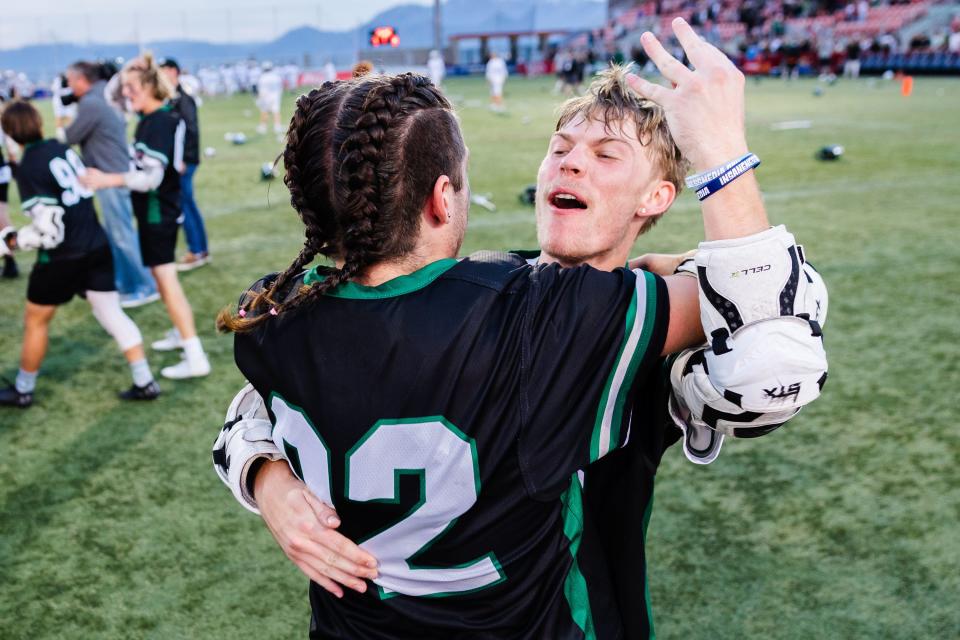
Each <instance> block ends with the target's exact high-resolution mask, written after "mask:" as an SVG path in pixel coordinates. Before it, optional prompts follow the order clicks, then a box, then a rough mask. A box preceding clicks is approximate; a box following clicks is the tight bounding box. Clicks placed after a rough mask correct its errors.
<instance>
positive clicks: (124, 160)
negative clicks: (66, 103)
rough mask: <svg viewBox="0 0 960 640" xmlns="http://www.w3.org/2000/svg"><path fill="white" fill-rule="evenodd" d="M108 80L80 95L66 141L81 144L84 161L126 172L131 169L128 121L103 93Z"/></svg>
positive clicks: (118, 171) (115, 171) (105, 168)
mask: <svg viewBox="0 0 960 640" xmlns="http://www.w3.org/2000/svg"><path fill="white" fill-rule="evenodd" d="M106 86H107V82H106V80H98V81H96V82H94V83H93V84H92V85H91V86H90V90H89V91H88V92H87V93H85V94H84V95H83V97H82V98H80V102H79V103H78V104H77V118H76V120H74V121H73V122H72V123H70V126H68V127H67V128H66V135H65V137H66V140H65V142H66V143H67V144H78V145H80V152H81V154H82V155H83V162H84V164H86V165H87V166H88V167H96V168H97V169H100V170H101V171H103V172H105V173H126V172H127V171H128V170H129V169H130V153H129V151H128V150H127V125H126V122H124V120H123V116H121V115H120V114H119V113H118V112H117V110H116V109H114V108H113V107H112V106H110V104H108V103H107V100H106V97H105V96H104V90H105V89H106Z"/></svg>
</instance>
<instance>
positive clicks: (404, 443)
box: [270, 394, 506, 598]
mask: <svg viewBox="0 0 960 640" xmlns="http://www.w3.org/2000/svg"><path fill="white" fill-rule="evenodd" d="M270 408H271V409H272V410H273V414H274V415H275V416H276V418H277V422H276V425H275V426H274V430H273V439H274V442H275V443H276V444H277V446H278V447H280V449H281V450H282V451H285V452H286V453H287V457H288V459H289V461H290V462H291V464H292V466H293V467H294V469H295V471H297V470H298V469H297V467H299V471H300V473H301V474H302V476H301V478H302V480H303V481H304V482H305V483H306V485H307V486H308V487H309V488H310V490H311V491H313V493H314V494H315V495H316V496H317V497H319V498H320V499H321V500H323V501H324V502H326V503H328V504H335V501H334V500H332V495H331V486H332V478H331V469H330V450H329V448H328V447H327V445H326V443H325V442H324V440H323V437H322V436H321V435H320V433H319V432H318V431H317V430H316V429H315V428H314V426H313V424H312V423H311V422H310V421H309V420H308V419H307V418H306V416H305V415H304V414H303V411H302V410H301V409H300V408H299V407H297V406H296V405H292V404H288V403H287V402H286V401H285V400H284V399H283V398H281V397H280V396H278V395H276V394H273V395H271V397H270ZM346 469H347V472H346V482H345V483H344V486H345V489H346V493H347V495H346V498H347V499H349V500H353V501H356V502H382V503H391V504H396V503H398V502H399V500H400V489H399V483H400V476H401V475H413V476H416V477H418V478H419V480H420V499H419V501H418V502H417V503H416V504H415V505H414V506H413V507H412V508H411V509H410V510H409V511H408V512H407V513H406V514H405V515H404V516H403V517H402V518H400V520H398V521H397V522H394V523H392V524H391V525H390V526H388V527H386V528H385V529H382V530H381V531H378V532H376V533H374V534H373V535H371V536H369V537H367V538H366V539H365V540H363V541H362V542H361V545H362V546H363V548H364V549H366V550H367V551H369V552H370V553H372V554H373V555H374V557H376V558H377V559H378V560H379V561H380V569H379V570H380V577H379V578H377V579H376V580H375V581H374V582H375V583H376V584H377V586H378V588H379V589H378V591H379V594H380V597H381V598H389V597H391V596H393V595H396V594H397V593H402V594H404V595H408V596H421V597H442V596H450V595H458V594H464V593H469V592H471V591H476V590H478V589H484V588H486V587H490V586H493V585H495V584H498V583H500V582H502V581H503V580H504V579H505V578H506V576H505V575H504V574H503V571H502V569H501V567H500V563H499V562H498V561H497V558H496V556H495V555H494V554H493V553H492V552H491V553H488V554H486V555H484V556H482V557H480V558H477V559H474V560H470V561H468V562H464V563H463V564H459V565H457V566H453V567H426V566H419V565H417V564H416V563H415V562H413V561H412V558H415V557H417V556H418V555H420V554H421V553H423V552H424V551H426V550H427V549H429V548H430V547H431V546H432V545H433V544H434V543H435V542H436V541H437V540H438V539H439V538H440V537H441V536H442V535H443V534H444V533H445V532H446V531H447V530H448V529H450V528H451V527H452V526H453V525H454V523H455V522H456V520H457V518H459V517H460V516H461V515H463V514H464V513H465V512H466V511H467V510H468V509H469V508H470V507H471V506H473V504H474V503H475V502H476V501H477V497H478V495H479V493H480V468H479V465H478V461H477V447H476V444H475V443H474V441H473V439H472V438H470V437H468V436H467V435H465V434H464V433H463V432H462V431H460V430H459V429H457V428H456V427H455V426H454V425H452V424H451V423H450V422H449V421H447V420H446V419H445V418H443V417H441V416H430V417H425V418H410V419H404V420H380V421H378V422H377V423H376V424H374V425H373V426H372V427H371V428H370V430H369V431H367V433H366V434H365V435H364V436H363V437H362V438H361V439H360V441H359V442H357V443H356V444H355V445H354V446H353V447H352V448H351V449H350V450H349V451H348V452H347V454H346Z"/></svg>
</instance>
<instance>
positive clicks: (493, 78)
mask: <svg viewBox="0 0 960 640" xmlns="http://www.w3.org/2000/svg"><path fill="white" fill-rule="evenodd" d="M508 75H510V72H509V71H507V63H506V62H504V60H503V58H501V57H500V56H499V55H497V54H496V53H491V54H490V60H488V61H487V69H486V77H487V84H489V85H490V109H491V110H493V111H503V85H504V83H505V82H506V81H507V76H508Z"/></svg>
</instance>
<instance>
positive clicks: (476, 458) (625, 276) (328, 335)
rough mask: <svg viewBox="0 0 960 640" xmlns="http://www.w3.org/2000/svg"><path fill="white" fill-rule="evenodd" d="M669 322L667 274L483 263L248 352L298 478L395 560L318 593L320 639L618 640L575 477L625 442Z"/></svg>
mask: <svg viewBox="0 0 960 640" xmlns="http://www.w3.org/2000/svg"><path fill="white" fill-rule="evenodd" d="M321 277H322V276H320V275H318V274H317V273H316V272H315V271H313V272H307V273H306V274H304V275H303V276H301V278H300V279H297V280H296V281H295V282H294V283H293V285H292V288H291V290H292V291H297V290H298V289H299V288H300V287H301V286H302V285H304V284H306V285H308V286H309V285H310V284H312V283H314V282H316V281H317V280H318V279H320V278H321ZM268 283H269V280H266V281H260V282H259V283H257V285H254V288H253V289H251V293H255V292H256V291H258V290H260V289H261V288H262V287H263V286H265V285H266V284H268ZM668 313H669V312H668V304H667V294H666V288H665V285H664V283H663V281H662V280H661V279H660V278H658V277H656V276H654V275H652V274H648V273H642V272H638V273H637V274H634V273H633V272H631V271H627V270H623V269H620V270H617V271H615V272H612V273H610V272H601V271H597V270H594V269H592V268H589V267H578V268H575V269H560V268H558V267H557V266H556V265H550V266H532V265H528V264H527V263H526V262H525V261H524V260H523V259H522V258H520V257H518V256H514V255H509V254H482V255H476V256H472V257H471V258H468V259H465V260H462V261H460V262H457V261H455V260H452V259H449V260H440V261H438V262H434V263H432V264H430V265H428V266H426V267H424V268H423V269H421V270H419V271H417V272H415V273H413V274H410V275H406V276H402V277H399V278H396V279H394V280H391V281H389V282H386V283H384V284H382V285H380V286H378V287H364V286H361V285H358V284H356V283H348V284H345V285H342V286H340V287H338V288H337V289H335V290H333V291H332V292H330V293H329V294H328V295H325V296H323V297H322V298H320V299H319V300H316V301H314V302H311V303H307V304H305V305H302V306H301V307H299V308H294V309H292V310H290V311H287V312H283V313H281V314H279V316H276V317H271V318H270V319H269V320H268V321H267V322H265V323H264V324H262V325H260V326H259V327H258V328H256V329H255V330H254V331H252V332H250V333H246V334H238V335H237V337H236V343H235V355H236V360H237V364H238V366H239V367H240V369H241V371H242V372H243V373H244V375H245V376H246V377H247V379H248V380H250V382H251V383H252V384H253V386H254V387H255V388H256V389H257V391H259V392H260V394H261V395H262V396H263V397H264V398H265V399H266V400H267V405H268V409H269V412H270V414H271V420H272V421H273V423H274V431H273V438H274V441H275V442H276V444H277V445H278V447H279V448H280V450H281V451H283V452H284V454H285V457H286V458H287V460H288V461H289V464H290V467H291V469H292V470H293V472H294V473H295V474H296V475H297V476H299V477H300V478H301V479H303V480H304V482H306V484H307V485H308V486H309V487H310V489H311V490H312V491H313V492H314V493H315V494H316V495H317V496H319V497H320V498H321V499H323V500H325V501H327V502H329V503H332V504H333V505H335V507H336V509H337V511H338V512H339V515H340V517H341V520H342V522H343V524H342V525H341V529H340V531H341V533H343V534H344V535H346V536H347V537H349V538H351V539H353V540H356V541H357V542H358V543H359V544H360V545H361V546H362V547H364V548H365V549H367V550H369V551H370V552H371V553H372V554H373V555H374V556H376V557H377V558H378V560H379V561H380V568H379V572H380V577H379V578H378V579H377V580H376V581H375V584H373V585H371V587H372V588H370V589H369V590H368V592H367V593H366V594H362V595H361V594H357V593H355V592H352V591H351V592H348V593H346V595H345V596H344V598H343V599H342V600H339V599H337V598H334V597H333V596H330V595H329V594H328V593H327V592H325V591H323V590H322V589H320V588H319V587H318V586H317V585H315V584H312V585H311V589H310V598H311V604H312V608H313V621H312V631H311V634H312V635H315V636H316V637H321V638H365V639H371V638H411V639H413V638H417V639H424V638H438V639H439V638H444V639H445V640H446V639H448V638H449V637H451V635H452V636H454V637H458V638H536V639H543V638H551V639H565V638H570V639H574V638H586V637H617V636H619V635H620V634H619V633H618V626H619V618H618V613H617V610H616V605H615V604H614V603H613V598H612V597H611V594H610V591H609V589H605V584H606V583H605V580H606V579H607V578H606V576H607V572H606V570H605V568H604V567H603V566H600V565H599V564H598V563H602V562H603V561H602V560H601V559H600V558H599V557H598V556H596V555H594V552H593V549H592V548H591V547H590V546H589V545H587V546H586V547H583V548H581V545H580V541H581V539H582V537H583V534H584V527H585V526H586V527H589V526H592V523H590V522H589V520H588V519H585V514H584V511H583V509H582V504H581V498H580V489H581V485H580V482H579V478H578V473H577V472H578V470H580V469H583V468H584V467H586V466H587V465H588V464H589V463H590V462H592V461H594V460H597V459H599V458H601V457H602V456H604V455H606V454H607V453H608V452H609V451H611V450H614V449H616V448H618V447H620V446H622V445H623V444H624V443H625V442H626V441H627V440H628V438H629V415H630V407H631V406H632V403H633V401H634V399H635V395H636V388H637V387H638V386H639V385H640V382H641V381H642V380H644V379H645V378H646V377H647V376H648V375H650V374H651V369H652V367H653V365H654V364H655V363H656V362H657V360H658V356H659V353H660V351H661V350H662V347H663V341H664V337H665V333H666V324H667V316H668ZM638 543H640V541H638ZM585 576H589V577H590V591H589V592H588V591H587V589H586V578H585Z"/></svg>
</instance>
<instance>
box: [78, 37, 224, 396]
mask: <svg viewBox="0 0 960 640" xmlns="http://www.w3.org/2000/svg"><path fill="white" fill-rule="evenodd" d="M122 82H123V94H124V96H125V97H126V98H127V99H128V100H129V101H130V104H131V105H132V106H133V108H134V110H136V111H137V112H139V113H140V114H141V118H140V122H139V123H137V129H136V133H135V134H134V144H133V150H134V154H135V158H134V159H135V162H136V169H134V170H132V171H129V172H127V173H103V172H101V171H97V170H96V169H90V170H88V171H87V174H86V176H84V177H83V178H82V181H83V183H84V184H85V185H86V186H87V187H89V188H92V189H103V188H110V187H127V188H129V189H130V190H131V191H132V192H133V193H132V194H131V199H132V201H133V212H134V215H136V217H137V230H138V234H139V236H140V251H141V254H142V256H143V264H144V265H145V266H147V267H149V268H150V271H151V272H152V273H153V276H154V278H156V280H157V287H158V289H159V290H160V297H161V298H162V299H163V303H164V305H165V306H166V308H167V314H168V315H169V316H170V320H171V322H173V326H174V328H173V329H171V330H170V331H168V332H167V335H166V336H165V337H164V338H163V339H162V340H158V341H156V342H154V343H153V345H152V346H153V348H154V349H156V350H158V351H172V350H174V349H178V348H182V349H183V354H184V357H183V360H182V361H181V362H180V363H179V364H175V365H172V366H169V367H164V368H163V369H161V370H160V374H161V375H162V376H164V377H166V378H174V379H181V378H195V377H200V376H205V375H207V374H208V373H210V362H209V360H208V359H207V356H206V354H205V353H204V351H203V346H202V345H201V344H200V338H199V337H197V330H196V326H195V324H194V320H193V310H192V309H191V308H190V302H189V301H188V300H187V296H186V294H185V293H184V291H183V287H181V285H180V280H179V279H178V278H177V265H176V262H175V258H174V250H175V248H176V244H177V231H178V229H179V226H180V225H179V222H178V220H179V219H180V212H181V210H180V173H179V170H178V169H179V167H180V166H181V165H182V157H179V155H178V154H182V150H183V136H184V133H185V126H184V125H183V122H182V121H181V120H180V119H179V118H178V117H177V116H175V115H174V114H173V113H172V112H171V111H170V108H169V106H168V105H167V104H166V101H167V100H168V99H169V98H170V97H171V96H172V95H173V90H172V88H171V87H170V83H169V81H168V80H167V78H166V76H164V74H163V73H162V72H161V71H160V69H159V67H158V66H157V64H156V62H155V61H154V59H153V56H151V55H150V54H144V55H143V56H142V57H141V58H137V59H135V60H131V61H130V62H129V63H127V65H126V66H125V67H124V69H123V71H122Z"/></svg>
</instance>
